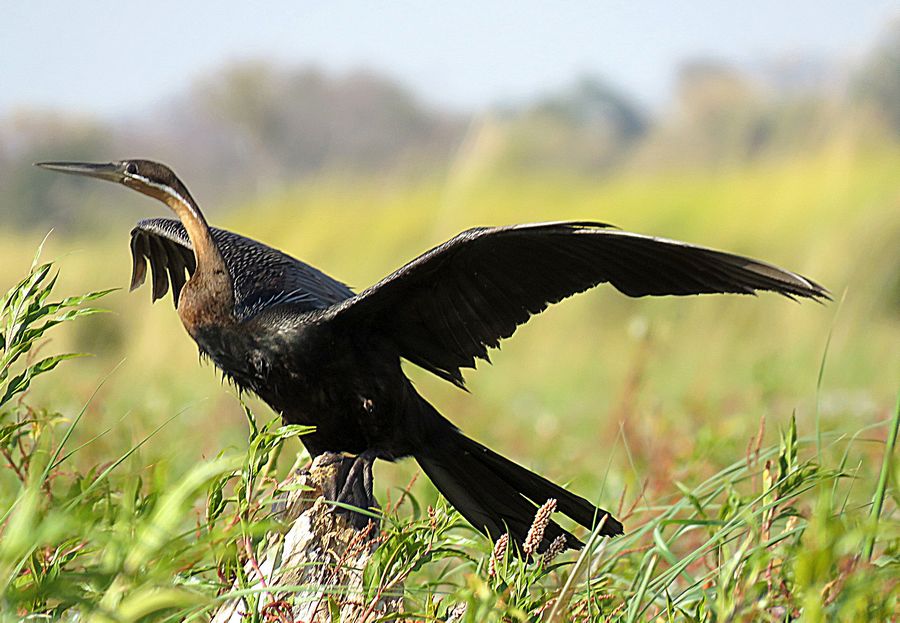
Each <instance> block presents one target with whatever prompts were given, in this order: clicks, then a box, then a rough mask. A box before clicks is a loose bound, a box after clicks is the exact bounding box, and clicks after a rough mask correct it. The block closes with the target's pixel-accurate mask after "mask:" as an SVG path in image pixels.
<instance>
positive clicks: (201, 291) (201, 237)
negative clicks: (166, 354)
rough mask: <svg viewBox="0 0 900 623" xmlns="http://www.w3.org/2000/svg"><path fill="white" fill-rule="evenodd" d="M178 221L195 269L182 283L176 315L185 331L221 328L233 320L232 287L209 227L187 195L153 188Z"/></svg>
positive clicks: (229, 276)
mask: <svg viewBox="0 0 900 623" xmlns="http://www.w3.org/2000/svg"><path fill="white" fill-rule="evenodd" d="M153 190H154V191H155V192H153V194H154V195H155V196H156V197H157V198H159V199H160V200H162V201H163V202H164V203H165V204H166V205H167V206H169V208H171V209H172V211H173V212H175V214H176V215H177V216H178V218H179V219H180V220H181V224H182V225H184V229H185V230H186V231H187V235H188V238H190V240H191V245H192V246H193V247H194V258H195V259H196V262H197V267H196V269H195V270H194V274H193V276H192V277H191V278H190V280H188V282H187V283H186V284H185V287H184V290H183V291H182V294H181V297H180V299H179V304H178V315H179V316H180V317H181V320H182V322H183V323H184V325H185V327H186V328H187V329H188V331H190V332H193V331H194V330H195V329H198V328H201V327H204V326H209V325H222V324H228V323H231V322H233V320H234V285H233V283H232V279H231V274H230V273H229V272H228V267H227V266H226V265H225V260H224V259H223V258H222V253H221V252H220V251H219V247H218V246H217V245H216V243H215V241H214V240H213V237H212V233H211V232H210V230H209V225H208V224H207V223H206V219H205V218H204V217H203V213H202V212H200V208H199V207H198V206H197V204H196V203H195V202H194V200H193V198H191V197H190V195H187V193H185V195H187V196H182V195H181V194H179V193H176V192H174V191H173V190H171V189H169V188H164V189H163V188H160V189H153Z"/></svg>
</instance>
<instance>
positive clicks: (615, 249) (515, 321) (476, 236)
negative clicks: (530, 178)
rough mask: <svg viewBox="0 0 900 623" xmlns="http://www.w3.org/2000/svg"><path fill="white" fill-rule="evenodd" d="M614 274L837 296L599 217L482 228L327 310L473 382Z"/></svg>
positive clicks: (642, 286) (663, 291) (443, 372)
mask: <svg viewBox="0 0 900 623" xmlns="http://www.w3.org/2000/svg"><path fill="white" fill-rule="evenodd" d="M601 283H610V284H611V285H612V286H614V287H615V288H616V289H618V290H619V291H621V292H623V293H624V294H627V295H628V296H633V297H639V296H661V295H679V296H680V295H689V294H706V293H717V292H720V293H737V294H755V293H756V292H757V291H760V290H768V291H772V292H777V293H778V294H781V295H784V296H787V297H790V298H795V297H799V298H813V299H816V300H824V299H828V298H829V295H828V291H827V290H825V288H823V287H822V286H820V285H818V284H816V283H815V282H813V281H811V280H809V279H806V278H805V277H802V276H800V275H797V274H795V273H792V272H790V271H787V270H784V269H781V268H778V267H777V266H774V265H772V264H767V263H765V262H760V261H758V260H754V259H751V258H748V257H743V256H739V255H733V254H730V253H724V252H721V251H715V250H713V249H708V248H705V247H699V246H694V245H690V244H687V243H684V242H678V241H675V240H667V239H665V238H654V237H650V236H643V235H640V234H633V233H629V232H623V231H620V230H616V229H612V228H610V226H609V225H605V224H602V223H589V222H557V223H537V224H530V225H515V226H510V227H494V228H476V229H471V230H468V231H465V232H462V233H461V234H459V235H458V236H456V237H455V238H453V239H451V240H449V241H448V242H446V243H444V244H442V245H440V246H437V247H435V248H433V249H431V250H430V251H427V252H426V253H424V254H423V255H421V256H420V257H418V258H416V259H415V260H413V261H412V262H410V263H408V264H406V265H405V266H403V267H401V268H400V269H398V270H397V271H395V272H394V273H392V274H391V275H389V276H388V277H386V278H385V279H383V280H382V281H380V282H379V283H377V284H375V285H374V286H372V287H371V288H368V289H367V290H365V291H363V292H361V293H360V294H358V295H356V296H354V297H352V298H348V299H346V300H344V301H342V302H339V303H337V304H335V305H334V306H333V307H331V308H330V309H329V310H327V311H326V312H325V314H324V316H325V318H326V319H327V320H329V321H333V322H337V323H346V326H347V327H348V328H351V327H366V328H367V329H368V330H376V331H381V332H382V333H383V334H386V335H388V336H390V337H391V338H392V339H393V340H394V342H395V343H396V344H397V347H398V350H399V352H400V354H401V355H402V356H403V357H405V358H406V359H408V360H410V361H412V362H413V363H416V364H417V365H420V366H422V367H424V368H425V369H427V370H429V371H431V372H433V373H435V374H437V375H438V376H440V377H442V378H444V379H447V380H449V381H451V382H453V383H455V384H457V385H460V386H462V385H463V379H462V373H461V368H471V367H474V365H475V360H476V359H485V360H486V359H487V358H488V349H490V348H494V347H497V346H498V345H499V342H500V340H501V339H504V338H507V337H509V336H511V335H512V334H513V333H514V332H515V330H516V328H517V327H518V326H519V325H521V324H523V323H524V322H526V321H527V320H528V319H529V318H530V317H531V316H532V315H534V314H537V313H540V312H541V311H543V310H544V309H545V308H546V307H547V306H548V305H550V304H553V303H556V302H559V301H561V300H562V299H564V298H566V297H569V296H572V295H573V294H576V293H578V292H583V291H584V290H587V289H589V288H592V287H594V286H596V285H598V284H601Z"/></svg>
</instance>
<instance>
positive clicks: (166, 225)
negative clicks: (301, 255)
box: [131, 218, 353, 319]
mask: <svg viewBox="0 0 900 623" xmlns="http://www.w3.org/2000/svg"><path fill="white" fill-rule="evenodd" d="M210 231H211V233H212V237H213V240H215V242H216V245H217V246H218V248H219V252H220V253H221V254H222V259H224V260H225V265H226V266H227V268H228V271H229V272H230V273H231V278H232V282H233V283H234V298H235V315H236V316H237V317H238V318H239V319H244V318H249V317H250V316H253V315H254V314H256V313H258V312H259V311H260V310H262V309H265V308H267V307H269V306H272V305H277V304H290V305H291V306H292V308H293V309H296V310H297V311H313V310H317V309H324V308H327V307H329V306H331V305H334V304H336V303H339V302H340V301H343V300H344V299H346V298H348V297H350V296H353V291H352V290H350V288H348V287H347V286H346V285H344V284H343V283H341V282H339V281H337V280H335V279H332V278H331V277H329V276H328V275H326V274H324V273H323V272H321V271H319V270H316V269H315V268H313V267H312V266H309V265H308V264H304V263H303V262H301V261H299V260H296V259H294V258H292V257H291V256H289V255H287V254H285V253H282V252H281V251H278V250H276V249H273V248H271V247H268V246H266V245H264V244H261V243H259V242H256V241H255V240H251V239H249V238H245V237H244V236H239V235H238V234H234V233H232V232H230V231H226V230H224V229H217V228H215V227H211V228H210ZM131 256H132V261H133V264H132V277H131V289H132V290H133V289H135V288H137V287H138V286H140V285H141V284H142V283H144V280H145V279H146V278H147V262H148V261H149V263H150V268H151V269H152V272H153V278H152V283H153V300H154V301H156V300H157V299H159V298H162V297H163V296H165V295H166V292H168V290H169V285H170V284H171V286H172V296H173V299H174V301H175V304H176V305H177V304H178V297H179V295H180V294H181V288H182V286H184V284H185V281H186V275H187V276H190V275H192V274H193V273H194V269H195V267H196V262H195V259H194V251H193V247H192V246H191V241H190V239H189V238H188V236H187V232H185V230H184V227H183V226H182V225H181V222H179V221H178V220H175V219H167V218H155V219H145V220H142V221H140V222H139V223H138V224H137V226H136V227H135V228H134V229H133V230H132V231H131Z"/></svg>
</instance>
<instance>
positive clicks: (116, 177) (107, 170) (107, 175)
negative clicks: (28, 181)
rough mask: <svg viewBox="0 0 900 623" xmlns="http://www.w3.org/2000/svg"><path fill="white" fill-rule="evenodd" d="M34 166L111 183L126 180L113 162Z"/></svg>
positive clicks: (57, 163) (47, 163) (48, 163)
mask: <svg viewBox="0 0 900 623" xmlns="http://www.w3.org/2000/svg"><path fill="white" fill-rule="evenodd" d="M34 166H36V167H41V168H42V169H49V170H50V171H59V172H60V173H69V174H70V175H86V176H88V177H96V178H98V179H101V180H107V181H109V182H120V183H121V182H122V180H124V179H125V174H124V173H122V170H121V168H120V167H119V165H117V164H115V163H112V162H108V163H95V162H35V163H34Z"/></svg>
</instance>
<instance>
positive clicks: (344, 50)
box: [0, 0, 900, 115]
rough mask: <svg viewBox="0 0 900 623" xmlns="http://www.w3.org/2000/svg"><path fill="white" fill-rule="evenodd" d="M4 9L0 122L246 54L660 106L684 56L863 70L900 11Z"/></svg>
mask: <svg viewBox="0 0 900 623" xmlns="http://www.w3.org/2000/svg"><path fill="white" fill-rule="evenodd" d="M0 7H2V13H0V115H5V114H7V113H9V112H10V111H12V110H15V109H17V108H22V107H29V106H39V107H52V108H65V109H69V110H73V111H77V112H80V113H88V114H98V115H107V114H113V115H115V114H121V113H123V112H125V111H128V110H132V111H133V110H135V109H136V108H137V109H140V108H142V107H146V106H150V105H152V104H153V103H155V102H157V101H160V100H163V99H165V98H167V97H170V96H171V95H174V94H176V93H177V92H178V91H179V90H181V89H183V88H185V87H186V86H188V85H189V84H190V83H191V81H192V80H194V79H195V78H197V77H199V76H201V75H202V74H203V73H204V72H206V71H208V70H210V69H214V68H217V67H219V66H221V65H223V64H224V63H225V62H227V61H230V60H237V59H247V58H269V59H274V60H278V61H283V62H288V63H316V64H319V65H321V66H323V67H325V68H330V69H334V70H338V71H346V70H350V69H354V68H359V67H368V68H372V69H376V70H380V71H383V72H385V73H388V74H390V75H393V76H394V77H396V78H398V79H399V80H400V81H402V82H403V83H405V84H406V85H409V86H411V87H413V88H414V89H415V90H416V91H417V92H418V93H419V94H420V95H422V96H423V97H424V98H425V99H426V100H428V101H432V102H436V103H440V104H442V105H447V106H454V107H480V106H484V105H486V104H489V103H492V102H496V101H498V100H511V99H516V98H523V97H529V96H532V95H534V94H536V93H540V92H541V91H545V90H548V89H551V88H553V87H556V86H559V85H561V84H565V83H568V82H570V81H571V80H572V79H573V78H574V77H575V76H577V75H579V74H582V73H586V72H591V73H595V74H598V75H600V76H603V77H606V78H608V79H610V80H611V81H612V82H613V83H614V84H617V85H619V86H620V87H622V88H624V89H625V90H626V91H627V92H630V93H631V94H633V95H635V96H637V97H638V98H639V99H641V100H642V101H643V102H644V103H645V104H648V105H650V106H654V105H657V104H659V103H661V102H663V101H665V98H666V97H667V96H668V94H669V91H670V88H671V80H672V77H673V74H674V70H675V68H676V67H677V65H678V62H679V61H681V60H683V59H684V58H686V57H696V56H701V55H712V56H716V57H719V58H722V59H725V60H730V61H734V62H737V63H753V62H756V61H759V60H765V59H775V58H779V57H783V56H785V55H790V54H795V53H801V54H813V55H821V56H825V57H830V58H838V59H854V58H858V57H859V56H861V55H862V54H863V53H864V52H865V51H866V50H867V49H868V47H869V46H870V45H871V43H872V42H873V40H874V39H875V37H876V36H877V35H878V33H879V32H880V31H881V30H882V29H883V28H884V26H885V24H886V22H887V21H888V20H889V19H891V18H893V17H897V16H898V15H900V3H898V2H897V0H893V1H885V0H853V1H852V2H850V1H828V2H825V1H822V0H818V1H815V0H798V1H791V0H754V1H752V2H744V1H742V2H730V1H726V0H682V1H680V2H663V1H657V0H628V1H622V2H618V1H617V2H611V1H607V2H587V1H574V0H573V1H558V2H537V1H534V0H518V1H515V2H512V1H503V2H489V1H487V0H482V1H470V0H456V1H454V2H450V3H440V4H439V3H436V2H399V1H391V2H373V1H367V2H362V1H358V2H349V1H339V0H328V1H327V2H325V1H315V2H314V1H302V0H293V1H287V0H264V1H260V2H254V3H250V2H244V3H227V2H221V1H218V2H216V1H213V0H204V1H197V2H188V1H176V0H154V1H152V2H131V1H128V0H120V1H118V2H110V1H108V0H103V1H89V0H85V1H84V2H64V1H60V2H39V1H28V0H18V1H15V2H13V1H12V0H0ZM135 107H136V108H135Z"/></svg>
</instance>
